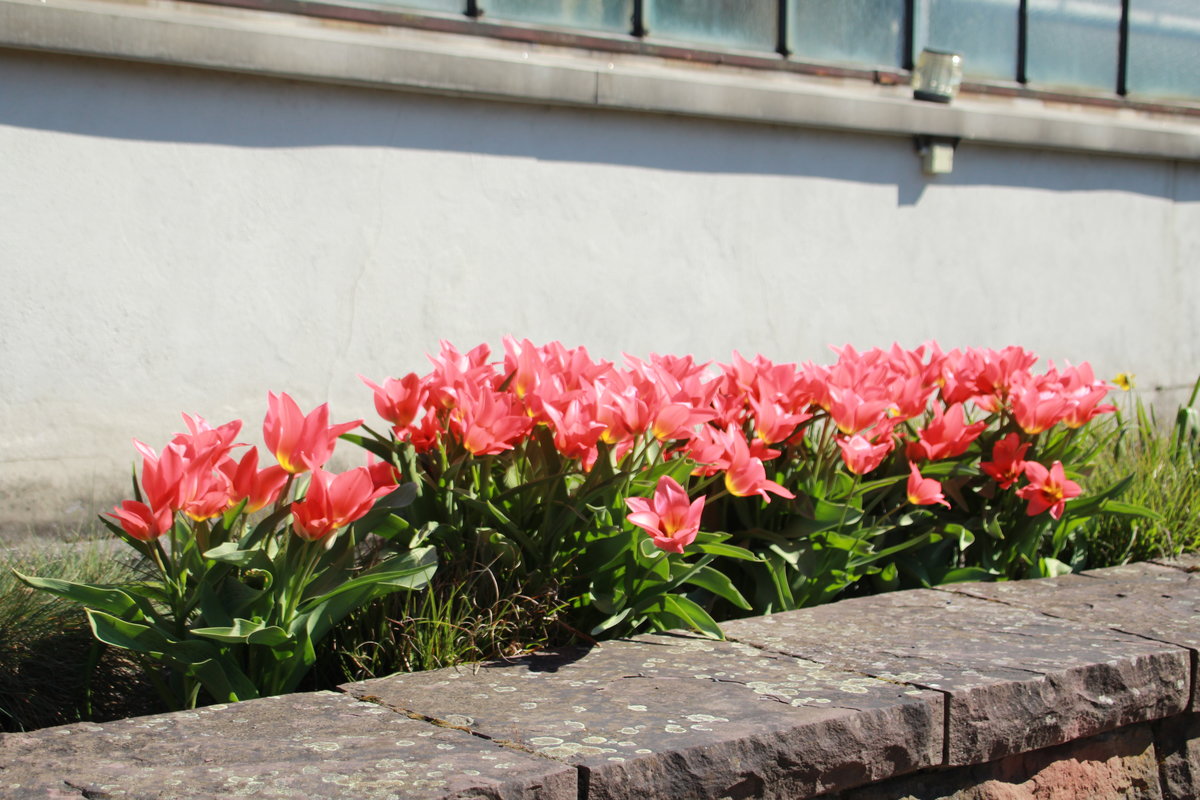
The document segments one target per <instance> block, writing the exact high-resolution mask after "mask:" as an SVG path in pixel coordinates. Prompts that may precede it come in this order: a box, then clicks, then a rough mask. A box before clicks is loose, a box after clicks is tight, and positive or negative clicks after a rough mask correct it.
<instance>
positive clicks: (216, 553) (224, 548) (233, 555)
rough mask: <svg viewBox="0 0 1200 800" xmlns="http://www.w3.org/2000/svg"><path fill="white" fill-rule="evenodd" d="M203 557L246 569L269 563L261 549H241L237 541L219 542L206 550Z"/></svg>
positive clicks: (262, 567)
mask: <svg viewBox="0 0 1200 800" xmlns="http://www.w3.org/2000/svg"><path fill="white" fill-rule="evenodd" d="M204 557H205V558H207V559H211V560H212V561H220V562H222V563H224V564H232V565H234V566H235V567H237V568H239V569H248V568H250V567H252V566H255V567H258V568H259V569H265V568H266V567H269V566H270V565H271V562H270V561H269V560H268V559H267V556H266V554H265V553H263V551H262V550H258V549H254V550H242V549H240V548H239V547H238V544H237V542H224V543H223V544H219V545H217V546H216V547H213V548H211V549H209V550H206V551H205V552H204ZM256 562H257V563H256Z"/></svg>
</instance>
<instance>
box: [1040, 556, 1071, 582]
mask: <svg viewBox="0 0 1200 800" xmlns="http://www.w3.org/2000/svg"><path fill="white" fill-rule="evenodd" d="M1039 566H1040V568H1041V573H1042V576H1043V577H1046V578H1057V577H1058V576H1059V575H1069V574H1070V573H1071V565H1070V564H1064V563H1063V562H1061V561H1059V560H1058V559H1057V558H1043V559H1040V560H1039Z"/></svg>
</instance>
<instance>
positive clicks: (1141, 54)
mask: <svg viewBox="0 0 1200 800" xmlns="http://www.w3.org/2000/svg"><path fill="white" fill-rule="evenodd" d="M1125 82H1126V84H1127V87H1128V89H1129V93H1130V94H1131V95H1137V94H1140V95H1150V96H1154V97H1190V98H1197V97H1200V2H1197V0H1130V3H1129V69H1128V74H1127V75H1126V81H1125Z"/></svg>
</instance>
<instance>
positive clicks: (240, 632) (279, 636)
mask: <svg viewBox="0 0 1200 800" xmlns="http://www.w3.org/2000/svg"><path fill="white" fill-rule="evenodd" d="M191 632H192V633H193V634H194V635H196V636H202V637H204V638H205V639H215V640H216V641H218V642H232V643H244V644H263V645H266V646H268V647H276V646H278V645H281V644H284V643H286V642H289V641H291V637H290V636H289V635H288V633H287V631H285V630H284V629H283V628H280V627H279V626H278V625H267V624H265V623H264V622H262V621H258V622H254V621H251V620H248V619H241V618H237V619H234V621H233V624H232V625H227V626H220V627H213V628H193V629H192V631H191Z"/></svg>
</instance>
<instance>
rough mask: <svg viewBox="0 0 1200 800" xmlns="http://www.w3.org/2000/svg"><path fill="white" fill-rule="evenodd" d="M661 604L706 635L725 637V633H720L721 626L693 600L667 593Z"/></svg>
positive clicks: (715, 637) (714, 637)
mask: <svg viewBox="0 0 1200 800" xmlns="http://www.w3.org/2000/svg"><path fill="white" fill-rule="evenodd" d="M663 606H664V607H665V608H666V610H667V612H669V613H671V614H674V615H675V616H677V617H679V618H681V619H683V620H685V621H687V622H689V623H690V624H691V626H692V627H693V628H695V629H696V630H698V631H700V632H701V633H703V634H705V635H706V636H709V637H711V638H713V639H722V640H723V639H724V638H725V634H723V633H721V626H719V625H717V623H716V621H714V620H713V618H712V617H711V616H709V613H708V612H707V611H705V610H704V609H703V608H701V607H700V606H699V605H698V604H697V603H696V602H694V601H693V600H690V599H688V598H686V597H684V596H683V595H679V594H668V595H665V596H664V597H663Z"/></svg>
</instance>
